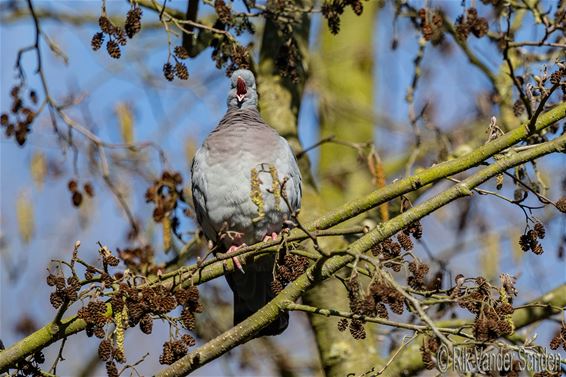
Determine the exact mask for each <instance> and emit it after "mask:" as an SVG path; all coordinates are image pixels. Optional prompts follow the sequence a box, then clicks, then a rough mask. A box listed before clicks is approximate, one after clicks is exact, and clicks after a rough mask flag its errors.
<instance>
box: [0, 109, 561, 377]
mask: <svg viewBox="0 0 566 377" xmlns="http://www.w3.org/2000/svg"><path fill="white" fill-rule="evenodd" d="M565 117H566V103H563V104H560V105H558V106H557V107H555V108H554V109H552V110H550V111H548V112H547V113H544V114H542V115H541V116H540V117H539V119H538V121H537V122H536V128H537V130H542V129H544V128H546V127H548V126H550V125H551V124H553V123H555V122H556V121H558V120H560V119H563V118H565ZM526 133H527V131H526V127H519V128H518V129H516V130H513V131H511V132H509V133H507V134H505V135H503V136H501V137H499V138H498V139H495V140H494V141H492V142H490V143H488V144H486V145H484V146H482V147H480V148H478V149H477V150H475V151H473V152H471V153H469V154H467V155H464V156H462V157H460V158H458V159H455V160H452V161H448V162H445V163H443V164H440V165H436V166H433V167H431V168H429V169H426V170H424V171H422V172H421V173H419V174H416V175H415V176H412V177H409V178H405V179H402V180H400V181H397V182H395V183H393V184H391V185H389V186H386V187H384V188H383V189H379V190H376V191H374V192H373V193H371V194H370V195H368V196H367V197H365V198H362V199H356V200H354V201H352V202H349V203H346V204H345V205H343V206H341V207H340V208H338V209H337V210H335V211H333V212H331V213H329V214H327V215H325V216H323V217H322V218H321V219H318V220H316V221H314V222H313V223H311V224H309V225H308V226H307V229H310V230H314V229H317V228H318V229H322V228H329V227H331V226H334V225H336V224H338V223H340V222H342V221H345V220H347V219H349V218H352V217H354V216H356V215H358V214H360V213H362V212H364V211H367V210H368V209H371V208H374V207H375V206H378V205H380V204H382V203H384V202H386V201H388V200H391V199H393V198H396V197H398V196H400V195H402V194H405V193H407V192H410V191H412V190H414V189H415V188H417V187H420V186H422V185H425V184H429V183H431V182H435V181H437V180H439V179H442V178H444V177H447V176H450V175H453V174H456V173H458V172H461V171H464V170H467V169H469V168H471V167H473V166H476V165H478V164H479V163H481V162H482V161H484V160H486V159H487V158H489V157H490V156H492V155H494V154H497V153H498V152H500V151H502V150H504V149H506V148H509V147H511V146H513V145H514V144H515V143H517V142H518V141H520V140H522V139H523V138H525V137H526V136H527V134H526ZM565 137H566V136H561V137H560V138H557V139H556V140H554V141H552V142H547V143H544V144H541V145H538V146H536V147H533V148H531V149H529V150H527V151H524V152H520V153H515V154H510V155H509V156H506V157H504V158H502V159H501V160H498V161H497V162H496V163H494V164H493V165H491V166H489V167H488V168H485V169H483V170H481V171H480V172H479V173H476V174H474V175H473V176H471V177H470V178H468V179H466V180H465V181H462V182H461V183H459V184H457V185H455V186H454V187H453V188H451V189H450V190H447V191H445V192H444V193H442V194H439V195H437V196H435V197H434V198H432V199H430V200H428V201H426V202H424V203H422V204H420V205H418V206H416V207H413V208H412V209H411V210H409V211H407V212H405V213H403V214H402V215H400V216H397V217H396V218H394V219H392V220H390V221H389V222H387V223H385V224H380V226H379V227H378V228H376V229H374V230H372V231H371V232H369V233H368V234H366V235H365V236H364V237H362V238H360V239H359V240H357V241H356V242H354V243H352V244H351V246H350V250H351V251H353V252H356V253H363V252H364V251H366V250H368V249H370V248H371V246H373V245H375V244H377V243H379V242H381V241H382V240H384V239H385V238H387V237H389V236H391V235H393V234H395V233H396V232H398V231H399V230H401V229H403V228H404V227H405V226H406V225H408V224H410V223H412V222H413V221H415V220H417V219H419V218H422V217H424V216H426V215H428V214H429V213H431V212H433V211H434V210H436V209H437V208H440V207H442V206H443V205H445V204H447V203H449V202H451V201H453V200H455V199H456V198H458V197H461V196H465V195H469V194H470V193H471V189H472V188H474V187H476V186H477V185H479V184H481V183H483V182H485V181H486V180H488V179H489V178H491V177H493V176H495V175H497V174H498V173H500V172H503V171H505V170H507V169H508V168H510V167H513V166H516V165H519V164H522V163H524V162H527V161H531V160H534V159H536V158H538V157H540V156H543V155H545V154H548V153H552V152H553V151H557V150H559V149H560V148H562V150H563V149H564V138H565ZM299 233H301V231H300V230H294V231H293V232H291V235H290V237H296V236H297V235H299ZM303 237H304V236H303ZM275 244H276V242H274V243H273V247H272V248H268V249H263V248H260V247H258V246H256V247H255V248H254V247H251V249H254V250H255V251H253V252H252V253H254V254H262V253H266V252H270V251H273V250H275V249H276V247H275V246H274V245H275ZM260 246H261V245H260ZM242 252H245V251H244V250H242ZM351 259H352V257H350V256H335V257H332V258H330V259H327V260H325V261H321V262H319V263H317V264H316V265H315V266H314V267H313V268H311V269H310V270H309V272H307V273H306V274H305V275H303V276H302V277H300V278H299V279H298V280H297V281H296V282H294V283H293V284H291V285H290V286H288V287H287V288H286V289H285V290H284V291H283V292H282V293H281V294H280V295H279V296H277V298H276V299H275V300H274V301H273V302H272V303H271V304H269V305H268V307H269V308H268V307H266V308H264V309H265V311H264V310H263V309H262V310H260V311H259V312H258V313H257V314H256V315H254V316H253V317H250V319H249V321H251V322H248V321H246V322H243V323H242V324H240V325H238V326H237V327H235V328H233V329H231V330H230V331H228V332H227V333H225V334H223V335H221V337H227V338H229V339H232V340H233V343H232V344H231V345H230V346H227V347H228V349H231V348H233V347H234V346H236V345H237V344H240V343H242V342H244V341H245V339H247V338H248V337H249V336H251V334H253V333H254V332H255V331H257V330H259V329H260V328H261V327H263V326H266V325H267V324H268V323H269V320H271V319H272V318H275V315H274V316H273V317H272V318H271V317H269V316H267V314H268V313H271V314H273V313H275V314H276V313H277V311H278V310H280V308H283V307H284V306H283V305H282V302H283V301H289V300H290V301H294V300H296V299H297V298H298V297H300V295H301V294H302V293H303V292H304V290H306V289H308V288H309V287H310V286H312V284H314V282H315V281H316V282H318V281H322V280H324V279H326V278H327V277H329V276H330V275H332V274H333V273H334V272H336V271H337V270H339V269H340V268H342V267H343V266H345V265H346V264H347V263H349V262H350V261H351ZM233 269H234V267H233V265H232V262H231V261H230V260H228V261H222V260H219V261H217V262H215V263H212V264H210V265H207V266H206V267H204V268H199V266H197V265H192V266H188V267H185V268H183V269H182V270H181V271H184V272H172V273H170V274H168V276H166V277H165V278H164V279H163V282H164V283H166V284H170V283H171V282H172V281H173V279H176V281H183V282H186V284H201V283H203V282H206V281H209V280H212V279H214V278H217V277H219V276H222V275H224V274H225V273H226V272H227V271H232V270H233ZM169 276H170V277H169ZM315 276H316V278H315ZM273 305H275V306H273ZM62 322H63V323H64V324H67V323H68V324H69V325H68V326H66V327H64V328H61V329H60V330H59V331H48V330H47V331H46V329H47V328H48V327H47V326H46V327H44V328H42V329H40V330H38V331H36V332H34V333H33V334H31V335H29V336H28V337H26V338H24V339H22V340H20V341H19V342H17V343H15V344H13V345H12V346H10V347H9V348H7V349H6V350H4V351H2V352H0V373H1V372H4V371H5V370H6V369H7V368H8V367H10V366H13V365H14V364H15V363H16V362H17V361H18V360H21V359H22V358H23V357H26V356H28V355H31V354H33V353H34V352H35V351H37V350H40V349H42V348H44V347H46V346H47V345H49V344H52V343H53V342H55V341H57V340H59V339H62V338H63V337H65V336H69V335H72V334H75V333H77V332H80V331H82V330H84V328H85V327H86V324H85V323H84V321H80V320H78V319H77V317H76V316H72V317H69V318H66V319H64V320H63V321H62ZM48 326H49V325H48ZM217 339H218V338H216V339H214V340H212V341H211V342H215V343H213V344H216V341H217ZM234 342H235V343H234ZM216 346H218V345H216ZM204 347H205V348H204V349H205V351H206V352H205V356H206V357H205V358H203V359H201V363H200V364H198V365H199V366H200V365H203V364H204V363H206V362H208V361H210V360H212V359H214V358H216V357H218V356H220V355H221V354H222V353H218V352H219V351H218V350H217V351H216V352H212V353H211V351H210V347H209V345H208V344H207V345H206V346H204ZM198 352H200V350H199V351H197V353H198ZM191 355H192V356H191ZM189 356H191V357H194V356H195V353H191V354H190V355H189ZM183 360H185V362H184V363H185V366H184V368H188V366H187V365H186V363H187V361H186V359H183ZM176 368H178V367H176Z"/></svg>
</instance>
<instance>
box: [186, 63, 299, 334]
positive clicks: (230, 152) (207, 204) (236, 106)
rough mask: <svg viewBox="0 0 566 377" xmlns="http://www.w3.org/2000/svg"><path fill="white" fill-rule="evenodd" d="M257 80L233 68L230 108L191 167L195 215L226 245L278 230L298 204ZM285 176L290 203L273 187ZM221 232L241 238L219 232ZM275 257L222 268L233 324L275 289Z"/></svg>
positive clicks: (293, 172) (287, 158)
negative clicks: (261, 111) (229, 269)
mask: <svg viewBox="0 0 566 377" xmlns="http://www.w3.org/2000/svg"><path fill="white" fill-rule="evenodd" d="M238 77H240V79H241V80H243V82H245V86H244V85H243V84H242V83H241V82H240V85H241V87H240V88H238V84H237V80H238ZM244 87H245V89H243V88H244ZM255 87H256V85H255V79H254V78H253V74H251V72H249V71H245V70H239V71H236V72H235V73H234V75H233V76H232V89H231V90H230V93H229V96H228V111H227V113H226V114H225V116H224V118H223V119H222V120H221V121H220V123H219V124H218V126H217V127H216V128H215V129H214V130H213V131H212V132H211V133H210V134H209V135H208V137H207V138H206V140H205V141H204V143H203V145H202V147H201V148H200V149H199V150H198V151H197V153H196V155H195V158H194V160H193V164H192V168H191V173H192V178H191V179H192V192H193V201H194V206H195V211H196V215H197V221H198V222H199V224H200V226H201V228H202V229H203V231H204V234H205V235H206V237H207V238H208V239H209V240H212V241H213V242H214V243H216V244H219V245H220V246H221V247H222V248H223V249H224V250H227V249H228V248H229V247H230V246H232V245H241V244H244V243H245V244H247V245H251V244H254V243H256V242H259V241H261V240H262V239H263V238H264V237H265V236H266V235H270V234H271V233H273V232H275V233H279V232H280V231H281V230H282V229H283V227H284V226H285V224H286V221H287V220H290V219H291V215H292V214H293V213H294V212H295V211H297V210H298V209H299V208H300V206H301V193H302V192H301V174H300V171H299V168H298V166H297V162H296V159H295V156H294V154H293V152H292V150H291V148H290V146H289V144H288V143H287V141H286V140H285V139H284V138H282V137H281V136H279V134H278V133H277V132H276V131H275V130H274V129H272V128H271V127H269V126H268V125H267V124H266V123H265V122H264V121H263V119H262V118H261V116H260V114H259V112H258V110H257V105H256V104H257V93H256V89H255ZM244 90H245V91H246V93H245V95H243V94H242V93H243V91H244ZM254 176H255V177H256V179H255V181H254V179H253V177H254ZM274 179H275V180H276V182H275V183H274ZM284 180H285V181H286V183H285V186H284V188H285V193H286V196H287V198H288V203H289V206H288V205H287V203H286V201H285V200H283V198H282V197H281V195H280V189H275V188H277V187H279V188H280V187H281V184H282V182H284ZM254 182H255V185H254ZM227 231H230V232H237V233H238V234H241V237H235V238H231V237H226V236H224V237H222V238H221V237H220V234H221V233H224V234H226V232H227ZM231 234H232V235H233V234H235V233H231ZM273 264H274V256H272V255H269V256H266V257H263V258H260V259H256V260H255V261H254V262H253V263H248V264H247V265H246V266H245V271H246V273H245V274H242V273H241V272H240V271H235V272H233V273H230V274H228V275H227V280H228V283H229V285H230V287H231V288H232V290H233V291H234V322H235V323H239V322H241V321H243V320H244V319H245V318H247V317H249V316H250V315H252V314H253V313H255V312H256V311H257V310H259V309H260V308H261V307H263V306H264V305H265V304H266V303H267V302H268V301H269V300H271V299H272V298H273V297H274V296H275V295H274V293H273V291H272V290H271V286H270V284H271V281H272V280H273V277H272V270H273ZM287 322H288V317H287V314H286V313H282V315H281V316H280V318H279V319H278V320H277V321H275V322H274V323H272V324H271V325H270V326H269V327H267V328H265V329H263V330H262V332H260V334H259V335H275V334H278V333H280V332H282V331H283V330H284V329H285V328H286V327H287Z"/></svg>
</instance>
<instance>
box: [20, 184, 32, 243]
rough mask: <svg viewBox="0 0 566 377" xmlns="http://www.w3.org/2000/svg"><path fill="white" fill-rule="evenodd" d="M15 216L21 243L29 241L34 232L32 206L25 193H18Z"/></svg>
mask: <svg viewBox="0 0 566 377" xmlns="http://www.w3.org/2000/svg"><path fill="white" fill-rule="evenodd" d="M16 218H17V220H18V230H19V234H20V238H21V240H22V242H23V243H26V244H27V243H28V242H30V240H31V238H32V236H33V233H34V228H35V226H34V216H33V206H32V204H31V201H30V200H29V197H28V195H27V194H26V193H24V192H22V193H20V195H18V199H17V201H16Z"/></svg>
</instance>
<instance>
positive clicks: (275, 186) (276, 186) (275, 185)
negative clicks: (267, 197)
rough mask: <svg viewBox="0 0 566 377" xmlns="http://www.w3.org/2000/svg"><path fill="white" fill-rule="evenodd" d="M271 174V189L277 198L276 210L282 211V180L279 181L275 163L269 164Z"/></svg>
mask: <svg viewBox="0 0 566 377" xmlns="http://www.w3.org/2000/svg"><path fill="white" fill-rule="evenodd" d="M269 174H271V182H272V183H271V189H272V190H273V197H274V198H275V210H276V211H281V182H280V181H279V177H278V175H277V168H276V167H275V165H269Z"/></svg>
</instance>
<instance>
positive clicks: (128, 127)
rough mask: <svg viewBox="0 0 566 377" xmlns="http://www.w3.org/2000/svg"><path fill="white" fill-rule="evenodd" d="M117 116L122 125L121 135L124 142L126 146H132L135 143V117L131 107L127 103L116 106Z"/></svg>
mask: <svg viewBox="0 0 566 377" xmlns="http://www.w3.org/2000/svg"><path fill="white" fill-rule="evenodd" d="M116 114H117V115H118V121H119V123H120V133H121V134H122V141H123V142H124V143H125V144H131V143H132V142H133V141H134V117H133V116H132V110H131V109H130V106H128V105H127V104H125V103H119V104H118V105H116Z"/></svg>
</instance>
